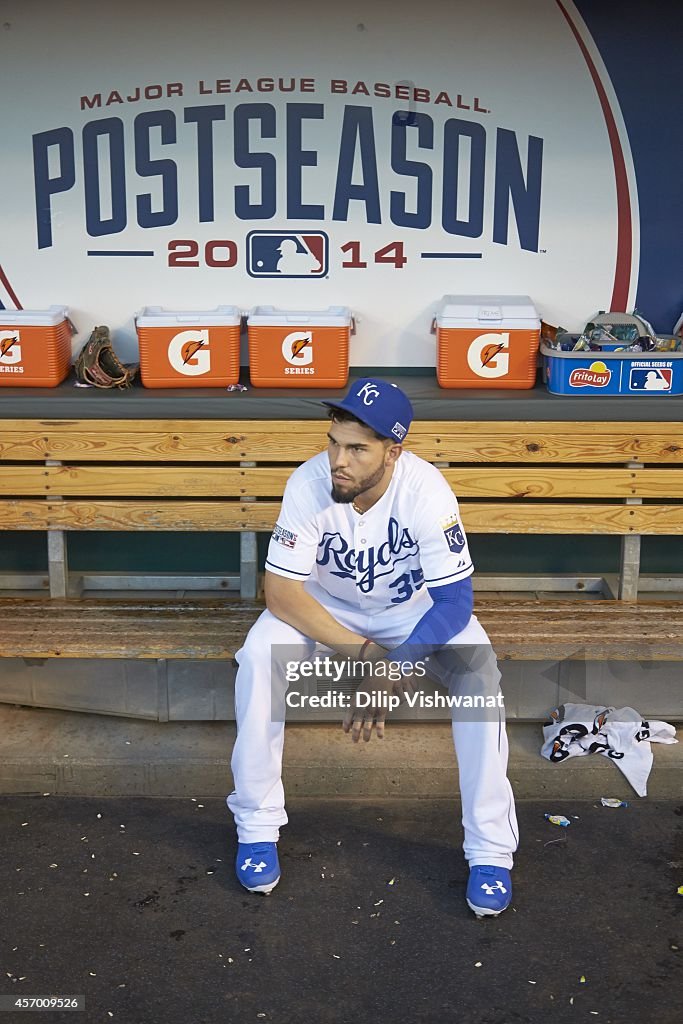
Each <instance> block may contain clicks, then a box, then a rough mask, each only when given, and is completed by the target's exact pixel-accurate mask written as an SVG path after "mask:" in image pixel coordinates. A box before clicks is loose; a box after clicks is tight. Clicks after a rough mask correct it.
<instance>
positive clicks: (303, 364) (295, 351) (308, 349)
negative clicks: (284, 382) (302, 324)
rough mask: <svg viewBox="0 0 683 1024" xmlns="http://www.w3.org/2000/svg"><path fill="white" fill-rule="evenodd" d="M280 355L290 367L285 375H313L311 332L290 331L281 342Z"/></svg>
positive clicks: (286, 369) (287, 367) (286, 368)
mask: <svg viewBox="0 0 683 1024" xmlns="http://www.w3.org/2000/svg"><path fill="white" fill-rule="evenodd" d="M282 355H283V356H284V358H285V360H286V362H288V363H289V364H290V365H289V366H286V367H285V373H307V374H310V373H315V370H314V369H313V367H312V366H311V363H312V362H313V332H312V331H292V333H291V334H287V335H286V336H285V338H284V340H283V342H282Z"/></svg>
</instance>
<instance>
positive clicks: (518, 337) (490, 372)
mask: <svg viewBox="0 0 683 1024" xmlns="http://www.w3.org/2000/svg"><path fill="white" fill-rule="evenodd" d="M435 324H436V335H437V363H436V376H437V379H438V381H439V384H440V386H441V387H442V388H532V387H533V386H534V384H535V383H536V359H537V353H538V346H539V339H540V334H541V321H540V318H539V316H538V313H537V312H536V308H535V307H534V304H533V302H532V301H531V299H530V298H529V296H528V295H444V297H443V299H442V300H441V304H440V306H439V309H438V312H437V314H436V319H435Z"/></svg>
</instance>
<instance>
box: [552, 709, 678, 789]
mask: <svg viewBox="0 0 683 1024" xmlns="http://www.w3.org/2000/svg"><path fill="white" fill-rule="evenodd" d="M550 719H551V721H550V722H549V723H548V724H547V725H544V726H543V746H542V747H541V754H542V755H543V757H547V758H548V760H549V761H553V762H554V763H555V764H559V762H560V761H565V760H566V759H567V758H568V757H578V756H580V755H581V754H603V755H604V756H605V757H609V758H610V760H611V761H614V763H615V764H616V765H618V767H619V768H620V769H621V771H622V772H623V773H624V775H625V776H626V778H627V779H628V781H629V782H630V783H631V785H632V786H633V788H634V789H635V791H636V793H637V794H638V796H647V780H648V778H649V775H650V770H651V768H652V761H653V756H652V747H651V746H650V743H651V742H654V743H678V740H677V739H676V730H675V728H674V727H673V725H668V724H667V722H657V721H653V720H652V719H650V720H649V721H646V720H644V719H643V717H642V715H641V714H640V713H639V712H638V711H636V710H635V708H618V709H617V708H606V707H595V706H592V705H590V704H561V705H560V707H559V708H555V709H554V710H553V711H551V712H550Z"/></svg>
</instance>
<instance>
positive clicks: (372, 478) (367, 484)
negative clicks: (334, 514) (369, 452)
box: [332, 463, 386, 505]
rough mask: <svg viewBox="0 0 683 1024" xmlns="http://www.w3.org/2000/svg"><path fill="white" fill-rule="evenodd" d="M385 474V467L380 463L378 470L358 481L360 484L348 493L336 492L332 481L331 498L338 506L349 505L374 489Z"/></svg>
mask: <svg viewBox="0 0 683 1024" xmlns="http://www.w3.org/2000/svg"><path fill="white" fill-rule="evenodd" d="M385 472H386V466H385V465H384V463H382V465H380V466H378V468H377V469H376V470H375V472H374V473H371V474H370V475H369V476H366V477H365V478H364V479H363V480H361V481H360V483H358V484H355V485H354V486H353V487H352V488H351V489H350V490H348V491H340V490H338V489H337V487H336V486H335V483H334V480H333V481H332V498H333V500H334V501H336V502H338V503H339V504H340V505H350V504H351V502H352V501H355V500H356V498H357V497H358V496H359V495H361V494H363V493H364V492H365V491H369V490H371V489H372V488H373V487H376V486H377V484H378V483H379V482H380V481H381V479H382V477H383V476H384V473H385Z"/></svg>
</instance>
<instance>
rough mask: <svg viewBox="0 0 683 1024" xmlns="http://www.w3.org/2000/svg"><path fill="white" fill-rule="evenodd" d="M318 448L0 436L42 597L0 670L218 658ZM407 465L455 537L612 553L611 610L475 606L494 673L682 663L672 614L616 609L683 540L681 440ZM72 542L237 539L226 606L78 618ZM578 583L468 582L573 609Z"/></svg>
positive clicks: (423, 428)
mask: <svg viewBox="0 0 683 1024" xmlns="http://www.w3.org/2000/svg"><path fill="white" fill-rule="evenodd" d="M325 433H326V422H325V420H324V419H322V418H321V419H320V420H282V421H278V420H244V421H237V420H228V421H216V420H207V421H203V420H184V421H178V422H173V421H159V420H122V421H113V420H83V421H78V420H50V421H48V420H23V419H22V420H4V421H0V530H34V531H35V530H37V531H46V533H47V538H48V552H49V592H50V597H51V600H45V599H35V598H34V599H29V598H26V599H24V598H16V597H13V598H9V597H4V598H0V610H1V612H2V622H3V629H2V631H1V632H0V656H5V657H16V656H21V657H36V658H43V657H112V658H122V657H130V658H157V659H159V658H165V657H172V658H229V657H232V655H233V653H234V651H235V649H236V647H238V646H239V644H240V642H241V639H242V637H243V636H244V633H245V632H246V630H247V628H248V626H249V625H250V623H251V622H252V621H253V620H254V618H255V616H256V615H257V614H258V611H259V610H260V607H261V606H259V605H258V604H257V603H255V601H256V599H257V595H258V592H259V587H258V576H257V550H256V536H257V533H258V532H261V531H270V530H271V529H272V527H273V525H274V523H275V521H276V517H277V513H278V509H279V506H280V499H281V496H282V492H283V488H284V485H285V482H286V480H287V478H288V477H289V475H290V473H291V472H292V469H293V468H294V467H295V466H297V465H299V464H300V462H302V461H303V460H305V459H307V458H309V457H310V456H312V455H314V454H316V453H317V452H319V451H320V450H321V449H322V448H323V447H324V445H325ZM409 447H410V448H411V450H413V451H415V452H416V453H417V454H418V455H421V456H422V457H423V458H425V459H428V460H429V461H431V462H433V463H434V464H435V465H437V466H439V468H441V469H442V471H443V473H444V475H445V476H446V478H447V479H448V481H449V482H450V483H451V485H452V486H453V489H454V491H455V492H456V494H457V495H458V498H459V500H460V505H461V512H462V518H463V522H464V525H465V528H466V530H467V532H468V533H469V534H480V533H483V534H519V535H522V534H524V535H528V534H537V535H544V534H555V535H566V536H573V535H576V534H586V535H601V536H618V537H620V538H621V542H622V555H621V570H620V574H619V598H620V600H618V601H614V600H604V601H597V600H591V601H586V600H583V601H581V602H579V601H573V600H572V601H571V602H568V600H567V599H566V598H564V599H558V598H556V597H554V598H552V599H551V598H544V599H543V600H540V599H536V600H533V599H529V597H528V596H525V597H520V598H514V599H513V598H509V597H508V598H506V599H505V600H500V599H499V600H496V601H493V600H492V599H485V598H482V597H478V599H477V608H478V612H479V613H480V617H481V619H482V622H483V623H484V625H485V626H486V628H487V629H488V630H489V632H490V634H491V637H492V640H493V641H494V644H495V645H496V647H497V649H498V650H499V654H500V655H501V656H502V657H504V658H506V657H510V658H524V659H527V658H531V659H534V658H543V657H556V656H557V657H565V656H571V654H572V651H574V652H577V651H580V652H581V653H580V654H577V655H576V656H582V657H589V656H594V657H598V658H612V657H614V658H638V657H647V658H656V659H665V660H677V659H680V658H681V656H682V654H681V652H682V650H683V628H682V627H683V620H682V618H681V608H682V607H683V606H681V605H680V604H677V603H676V602H674V601H666V602H664V601H652V602H648V603H643V602H642V601H641V602H639V603H638V604H637V605H632V604H630V603H629V602H632V601H635V600H636V599H637V594H638V585H639V575H640V574H639V563H640V557H639V556H640V538H641V537H642V536H644V535H655V534H656V535H672V536H678V537H680V536H681V535H682V534H683V503H682V500H683V441H681V440H680V428H679V425H678V424H676V423H655V422H648V423H637V424H636V423H602V422H575V423H561V422H515V421H510V422H436V421H431V422H430V421H422V422H416V423H415V424H414V425H413V427H412V429H411V436H410V445H409ZM426 497H427V496H426ZM83 530H95V531H97V530H99V531H140V530H142V531H145V530H148V531H149V530H172V531H197V530H199V531H235V532H238V533H239V534H240V537H241V558H240V575H239V579H237V578H235V580H234V581H233V582H234V585H235V587H237V586H239V591H240V600H237V601H235V600H231V598H230V596H229V595H226V596H225V598H224V599H222V600H221V601H219V602H217V603H216V602H215V601H213V602H212V601H199V600H197V599H190V598H186V599H183V601H182V602H178V601H177V600H174V599H173V598H170V599H169V600H167V601H164V600H154V601H150V600H139V599H138V600H136V599H132V598H131V599H130V600H121V599H119V598H111V599H107V600H105V599H102V598H98V599H94V598H88V599H87V600H85V601H84V600H78V599H77V598H78V595H79V593H80V582H81V581H79V580H77V579H74V578H73V576H72V575H71V574H70V573H69V571H68V558H67V545H66V538H67V536H68V534H69V533H70V532H74V531H83ZM156 582H157V583H158V581H156ZM222 582H223V583H225V580H222ZM590 582H591V581H587V580H586V579H584V578H572V579H571V580H569V581H567V580H563V579H557V578H554V579H550V580H548V579H547V578H545V577H529V576H527V577H525V578H523V579H522V580H521V581H519V580H515V579H510V578H505V579H502V580H501V579H497V580H492V581H491V580H484V581H483V583H484V585H485V586H488V587H489V588H490V587H491V586H493V587H495V589H496V590H498V591H501V590H504V591H510V590H512V589H515V588H520V587H522V586H523V587H525V588H526V589H527V590H529V589H531V590H541V589H543V590H546V589H547V590H552V589H554V588H555V589H558V588H560V589H561V588H562V587H563V586H565V587H566V586H568V587H570V588H571V589H573V590H574V591H578V592H580V591H582V590H586V589H588V583H590ZM671 584H672V581H668V582H666V583H664V586H665V587H668V586H670V585H671ZM174 585H177V583H176V584H174ZM207 585H208V584H207ZM477 585H478V586H479V587H481V585H482V580H481V578H480V577H477ZM655 585H656V584H655V583H654V581H652V580H650V581H648V589H651V587H653V586H655ZM67 598H71V600H66V599H67Z"/></svg>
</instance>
